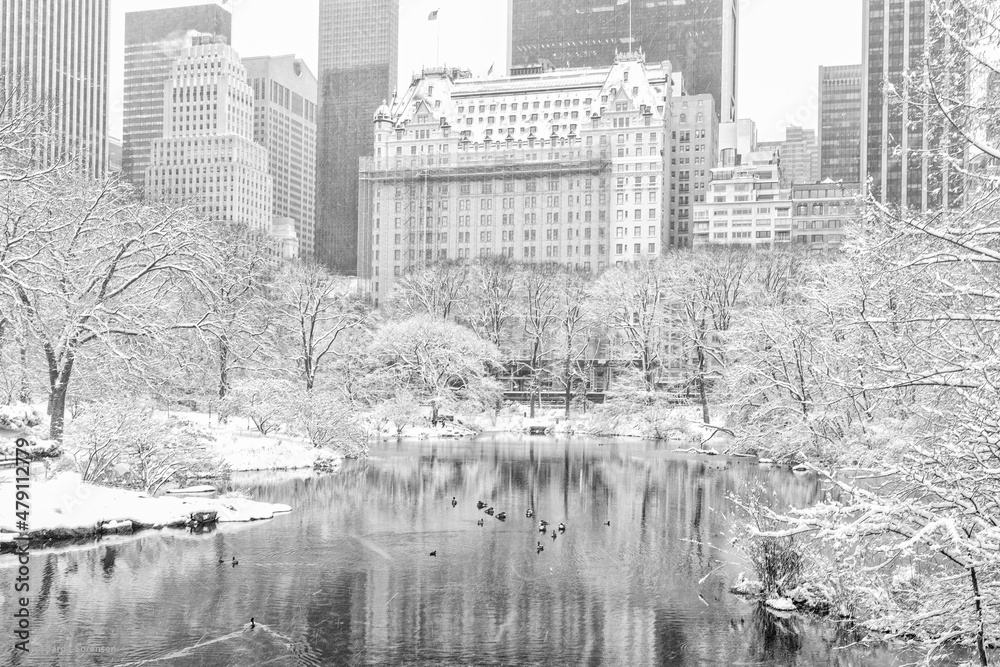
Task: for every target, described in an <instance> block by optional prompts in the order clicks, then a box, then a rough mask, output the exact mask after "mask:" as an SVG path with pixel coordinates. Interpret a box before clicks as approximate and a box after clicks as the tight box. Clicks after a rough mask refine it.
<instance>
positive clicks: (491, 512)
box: [486, 507, 493, 516]
mask: <svg viewBox="0 0 1000 667" xmlns="http://www.w3.org/2000/svg"><path fill="white" fill-rule="evenodd" d="M486 513H487V514H489V515H490V516H493V508H492V507H488V508H487V509H486Z"/></svg>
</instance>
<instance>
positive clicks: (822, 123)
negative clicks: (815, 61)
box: [817, 65, 862, 183]
mask: <svg viewBox="0 0 1000 667" xmlns="http://www.w3.org/2000/svg"><path fill="white" fill-rule="evenodd" d="M861 78H862V68H861V65H840V66H835V67H823V66H820V68H819V125H818V132H817V141H818V143H819V177H820V178H829V179H832V180H834V181H843V182H845V183H857V182H859V181H860V180H861Z"/></svg>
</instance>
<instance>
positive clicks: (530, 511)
mask: <svg viewBox="0 0 1000 667" xmlns="http://www.w3.org/2000/svg"><path fill="white" fill-rule="evenodd" d="M524 516H526V517H528V518H529V519H530V518H531V517H533V516H535V513H534V512H533V511H532V509H531V508H530V507H529V508H528V511H527V512H525V513H524Z"/></svg>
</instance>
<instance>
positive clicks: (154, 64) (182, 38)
mask: <svg viewBox="0 0 1000 667" xmlns="http://www.w3.org/2000/svg"><path fill="white" fill-rule="evenodd" d="M204 35H212V36H220V37H224V38H225V40H226V42H227V43H229V44H232V36H233V35H232V15H231V14H230V13H229V11H228V10H226V9H223V8H222V7H221V6H219V5H217V4H211V5H209V4H206V5H197V6H193V7H171V8H169V9H151V10H147V11H141V12H128V13H126V14H125V87H124V91H123V92H124V94H123V97H122V132H123V134H122V178H124V179H125V180H126V181H127V182H129V183H131V184H132V185H133V186H134V187H135V188H137V189H139V190H140V191H141V190H142V188H143V186H144V185H145V180H146V167H148V166H149V159H150V150H151V149H152V145H153V140H154V139H159V138H160V137H162V136H163V117H164V108H163V84H164V82H166V80H167V79H168V78H169V77H170V73H171V71H172V68H173V64H174V61H175V60H176V59H177V58H179V57H180V55H181V52H182V51H183V50H184V49H185V48H188V47H190V46H191V42H192V39H193V38H194V37H198V36H204Z"/></svg>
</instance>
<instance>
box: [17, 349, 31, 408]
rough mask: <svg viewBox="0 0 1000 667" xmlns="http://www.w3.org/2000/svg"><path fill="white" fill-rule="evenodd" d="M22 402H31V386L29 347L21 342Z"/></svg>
mask: <svg viewBox="0 0 1000 667" xmlns="http://www.w3.org/2000/svg"><path fill="white" fill-rule="evenodd" d="M18 400H20V401H21V402H22V403H31V388H30V387H29V386H28V347H27V346H26V345H25V344H24V342H23V341H22V342H21V395H20V396H19V397H18Z"/></svg>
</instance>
